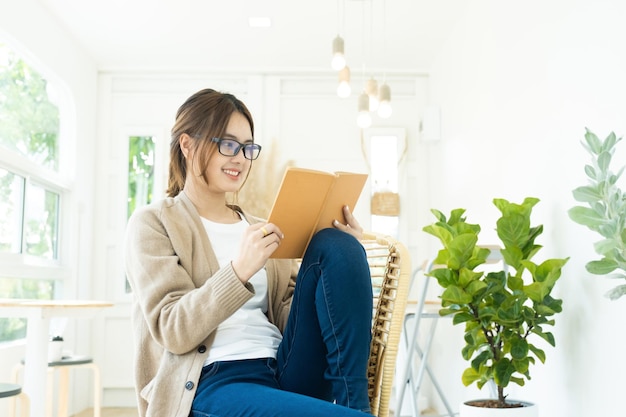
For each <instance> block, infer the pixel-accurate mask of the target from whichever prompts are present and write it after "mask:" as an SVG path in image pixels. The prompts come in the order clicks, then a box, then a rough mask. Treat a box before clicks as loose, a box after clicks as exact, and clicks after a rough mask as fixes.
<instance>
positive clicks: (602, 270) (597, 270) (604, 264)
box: [585, 258, 619, 275]
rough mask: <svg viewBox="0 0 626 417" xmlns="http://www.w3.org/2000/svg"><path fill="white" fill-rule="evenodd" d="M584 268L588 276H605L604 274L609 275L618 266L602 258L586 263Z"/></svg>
mask: <svg viewBox="0 0 626 417" xmlns="http://www.w3.org/2000/svg"><path fill="white" fill-rule="evenodd" d="M585 268H586V269H587V271H588V272H589V273H590V274H595V275H606V274H610V273H611V272H613V271H615V270H616V269H617V268H619V265H618V263H617V262H615V261H613V260H611V259H606V258H603V259H601V260H599V261H590V262H587V265H585Z"/></svg>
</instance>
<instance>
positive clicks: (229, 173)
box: [224, 169, 240, 177]
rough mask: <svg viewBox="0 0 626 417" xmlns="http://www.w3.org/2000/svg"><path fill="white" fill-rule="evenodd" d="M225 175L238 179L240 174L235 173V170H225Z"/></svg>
mask: <svg viewBox="0 0 626 417" xmlns="http://www.w3.org/2000/svg"><path fill="white" fill-rule="evenodd" d="M224 173H225V174H227V175H232V176H233V177H238V176H239V174H240V172H239V171H233V170H230V169H225V170H224Z"/></svg>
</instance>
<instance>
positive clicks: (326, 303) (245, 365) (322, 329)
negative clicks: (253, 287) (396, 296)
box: [190, 229, 372, 417]
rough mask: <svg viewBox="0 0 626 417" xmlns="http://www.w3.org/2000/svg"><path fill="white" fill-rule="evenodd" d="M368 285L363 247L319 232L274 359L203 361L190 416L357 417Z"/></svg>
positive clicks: (365, 407) (363, 396)
mask: <svg viewBox="0 0 626 417" xmlns="http://www.w3.org/2000/svg"><path fill="white" fill-rule="evenodd" d="M371 320H372V284H371V281H370V274H369V267H368V264H367V260H366V257H365V251H364V249H363V247H362V246H361V244H360V243H359V242H358V241H357V240H356V239H355V238H354V237H352V236H350V235H349V234H347V233H344V232H341V231H339V230H337V229H324V230H322V231H320V232H318V233H317V234H316V235H315V236H314V237H313V239H312V240H311V243H310V244H309V247H308V248H307V252H306V254H305V256H304V259H303V260H302V265H301V267H300V271H299V273H298V277H297V280H296V288H295V292H294V295H293V300H292V304H291V311H290V313H289V319H288V321H287V325H286V328H285V331H284V333H283V340H282V342H281V344H280V346H279V348H278V353H277V357H276V359H273V358H259V359H250V360H240V361H225V362H216V363H213V364H211V365H208V366H205V367H204V368H203V370H202V374H201V376H200V381H199V382H198V389H197V392H196V396H195V398H194V400H193V405H192V411H191V414H190V416H191V417H201V416H202V417H205V416H211V417H237V416H242V417H243V416H258V417H265V416H267V417H269V416H271V417H280V416H285V417H287V416H289V417H292V416H302V417H327V416H346V417H348V416H354V417H362V416H363V412H369V398H368V394H367V375H366V373H367V361H368V358H369V349H370V340H371Z"/></svg>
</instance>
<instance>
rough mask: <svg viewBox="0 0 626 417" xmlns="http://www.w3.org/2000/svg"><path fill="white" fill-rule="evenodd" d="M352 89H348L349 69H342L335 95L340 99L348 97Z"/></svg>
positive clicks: (346, 67)
mask: <svg viewBox="0 0 626 417" xmlns="http://www.w3.org/2000/svg"><path fill="white" fill-rule="evenodd" d="M350 93H352V88H350V68H349V67H348V66H345V67H343V68H342V69H341V70H340V71H339V85H338V86H337V95H338V96H339V97H341V98H347V97H350Z"/></svg>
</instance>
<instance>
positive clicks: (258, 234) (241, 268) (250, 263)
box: [232, 223, 284, 284]
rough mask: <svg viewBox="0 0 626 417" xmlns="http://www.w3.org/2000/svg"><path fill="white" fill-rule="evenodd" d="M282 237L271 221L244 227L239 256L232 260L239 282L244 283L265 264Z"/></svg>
mask: <svg viewBox="0 0 626 417" xmlns="http://www.w3.org/2000/svg"><path fill="white" fill-rule="evenodd" d="M283 237H284V236H283V233H282V232H281V231H280V229H279V228H278V226H276V225H275V224H273V223H256V224H252V225H250V226H249V227H248V228H247V229H246V231H245V233H244V235H243V239H242V240H241V247H240V250H239V257H238V258H237V259H235V260H234V261H232V266H233V270H234V271H235V274H237V277H238V278H239V279H240V280H241V282H243V283H244V284H245V283H246V282H248V280H249V279H250V278H252V275H254V274H256V273H257V272H258V271H259V270H260V269H261V268H263V267H264V266H265V263H266V262H267V259H268V258H269V257H270V255H271V254H272V253H274V251H275V250H276V248H277V247H278V245H280V242H281V240H282V238H283Z"/></svg>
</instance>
